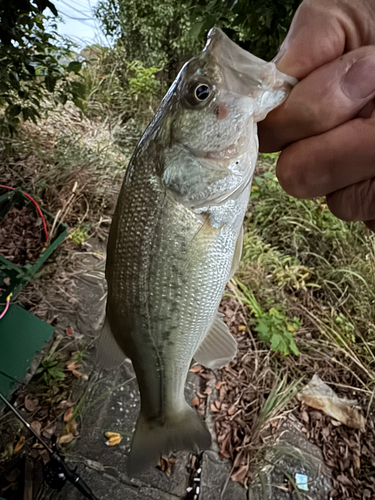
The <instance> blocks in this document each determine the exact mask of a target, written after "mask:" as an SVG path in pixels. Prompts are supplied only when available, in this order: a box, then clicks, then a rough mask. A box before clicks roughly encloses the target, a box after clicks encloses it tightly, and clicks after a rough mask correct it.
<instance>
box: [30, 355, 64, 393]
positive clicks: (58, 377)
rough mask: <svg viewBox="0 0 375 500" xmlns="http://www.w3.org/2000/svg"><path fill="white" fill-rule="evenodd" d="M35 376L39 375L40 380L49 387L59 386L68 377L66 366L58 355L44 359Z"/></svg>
mask: <svg viewBox="0 0 375 500" xmlns="http://www.w3.org/2000/svg"><path fill="white" fill-rule="evenodd" d="M35 374H36V375H39V380H43V381H44V383H45V384H46V385H47V386H48V387H51V386H54V385H59V384H60V383H61V382H62V381H63V380H64V379H65V376H66V375H65V373H64V365H63V363H62V362H61V361H60V359H59V357H58V355H56V354H54V355H52V356H50V357H47V358H45V359H43V361H42V362H41V365H40V367H39V368H38V369H37V371H36V372H35Z"/></svg>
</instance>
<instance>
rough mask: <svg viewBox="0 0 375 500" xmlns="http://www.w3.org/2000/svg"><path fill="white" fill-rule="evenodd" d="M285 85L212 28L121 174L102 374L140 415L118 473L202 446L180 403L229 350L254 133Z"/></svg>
mask: <svg viewBox="0 0 375 500" xmlns="http://www.w3.org/2000/svg"><path fill="white" fill-rule="evenodd" d="M294 83H295V81H294V79H293V78H291V77H288V76H286V75H283V74H282V73H280V72H279V71H278V70H277V69H276V66H275V64H274V63H272V62H271V63H267V62H265V61H262V60H261V59H258V58H257V57H255V56H253V55H252V54H250V53H248V52H247V51H245V50H243V49H242V48H240V47H239V46H238V45H236V44H235V43H234V42H233V41H231V40H230V39H229V38H228V37H227V36H226V35H225V34H224V33H223V32H222V31H221V30H220V29H218V28H213V29H212V30H211V31H210V32H209V34H208V37H207V43H206V46H205V47H204V49H203V51H202V52H201V53H200V54H198V55H197V56H195V57H193V58H192V59H191V60H190V61H188V62H187V63H186V64H185V65H184V66H183V68H182V69H181V71H180V73H179V74H178V76H177V77H176V80H175V81H174V83H173V84H172V86H171V88H170V89H169V91H168V92H167V94H166V95H165V97H164V99H163V100H162V102H161V104H160V107H159V108H158V110H157V112H156V114H155V116H154V119H153V120H152V122H151V123H150V125H149V126H148V127H147V129H146V130H145V132H144V134H143V136H142V138H141V140H140V141H139V143H138V145H137V147H136V149H135V151H134V153H133V156H132V158H131V160H130V163H129V165H128V167H127V170H126V173H125V178H124V182H123V184H122V188H121V191H120V194H119V197H118V201H117V206H116V210H115V213H114V216H113V220H112V224H111V228H110V234H109V239H108V247H107V262H106V280H107V284H108V295H107V305H106V320H105V324H104V327H103V330H102V333H101V337H100V341H99V352H100V359H101V362H102V366H107V367H112V368H113V367H114V366H116V364H117V363H120V362H121V361H123V359H124V356H127V357H129V358H130V359H131V361H132V364H133V367H134V370H135V374H136V377H137V381H138V386H139V391H140V397H141V406H140V413H139V416H138V420H137V423H136V428H135V432H134V435H133V439H132V445H131V451H130V454H129V457H128V462H127V469H128V473H129V475H130V476H133V475H138V474H140V473H141V472H142V471H144V470H145V469H147V468H148V467H150V466H151V465H153V464H154V465H156V463H157V461H158V458H159V456H160V455H161V454H163V453H168V452H169V451H171V450H205V449H208V448H210V446H211V435H210V432H209V431H208V429H207V427H206V426H205V424H204V422H203V421H202V420H201V418H200V417H199V416H198V414H197V413H196V411H195V410H194V409H192V408H191V406H190V405H189V404H188V403H187V401H186V399H185V396H184V387H185V383H186V377H187V374H188V371H189V368H190V366H191V364H192V362H193V360H194V361H195V362H197V363H199V364H201V365H203V366H205V367H208V368H211V369H215V368H219V367H222V366H223V365H225V364H226V363H228V362H229V361H230V360H232V359H233V358H234V356H235V354H236V347H237V343H236V341H235V339H234V337H233V336H232V335H231V333H230V331H229V329H228V327H227V326H226V325H225V323H224V321H223V319H222V316H221V315H220V314H219V313H218V307H219V303H220V300H221V298H222V294H223V292H224V289H225V286H226V283H227V282H228V281H229V280H230V279H231V277H232V276H233V274H234V273H235V271H236V269H237V267H238V264H239V262H240V258H241V251H242V239H243V219H244V216H245V212H246V209H247V205H248V200H249V195H250V189H251V181H252V177H253V173H254V168H255V164H256V160H257V153H258V138H257V122H258V121H260V120H262V119H263V118H264V117H265V116H266V114H267V113H268V112H269V111H270V110H271V109H273V108H274V107H276V106H278V105H279V104H281V102H282V101H283V100H284V99H285V98H286V97H287V95H288V93H289V92H290V89H291V87H292V86H293V84H294Z"/></svg>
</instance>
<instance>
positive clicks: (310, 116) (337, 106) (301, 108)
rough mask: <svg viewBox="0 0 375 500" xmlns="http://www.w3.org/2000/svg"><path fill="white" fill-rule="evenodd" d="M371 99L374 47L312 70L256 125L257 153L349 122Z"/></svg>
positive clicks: (374, 79)
mask: <svg viewBox="0 0 375 500" xmlns="http://www.w3.org/2000/svg"><path fill="white" fill-rule="evenodd" d="M374 96H375V46H367V47H360V48H358V49H356V50H353V51H351V52H349V53H347V54H344V55H343V56H342V57H339V58H338V59H335V60H334V61H332V62H330V63H327V64H324V65H323V66H321V67H320V68H318V69H316V70H315V71H313V72H312V73H310V74H309V75H308V76H306V77H305V78H304V79H303V80H301V81H300V82H299V83H297V85H296V86H295V87H294V88H293V89H292V91H291V93H290V95H289V97H288V99H287V100H286V101H285V103H284V104H283V105H282V106H280V107H279V108H276V109H275V110H274V111H272V112H271V113H270V114H269V116H268V117H267V118H266V120H264V121H263V122H261V123H260V124H259V140H260V150H261V151H278V150H280V149H283V148H284V147H285V146H286V145H288V144H290V143H292V142H295V141H298V140H300V139H305V138H307V137H311V136H315V135H318V134H322V133H323V132H327V131H328V130H331V129H333V128H335V127H337V126H339V125H341V124H343V123H345V122H347V121H348V120H351V119H352V118H354V117H355V116H357V115H358V113H359V112H360V111H361V110H362V109H363V108H364V107H365V106H366V105H367V104H368V103H369V102H370V101H371V100H372V99H373V98H374Z"/></svg>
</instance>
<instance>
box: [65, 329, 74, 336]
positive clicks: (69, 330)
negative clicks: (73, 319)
mask: <svg viewBox="0 0 375 500" xmlns="http://www.w3.org/2000/svg"><path fill="white" fill-rule="evenodd" d="M65 332H66V334H67V335H68V337H72V336H73V335H74V330H73V328H72V327H71V326H68V327H67V328H66V330H65Z"/></svg>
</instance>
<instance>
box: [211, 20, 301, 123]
mask: <svg viewBox="0 0 375 500" xmlns="http://www.w3.org/2000/svg"><path fill="white" fill-rule="evenodd" d="M203 52H205V53H208V54H209V55H210V56H212V57H213V58H214V59H215V61H216V62H217V64H218V65H219V66H220V68H221V72H222V77H223V87H224V88H226V90H228V91H230V92H233V93H235V94H238V95H241V96H246V97H250V98H251V99H254V101H256V102H258V103H259V106H258V107H259V110H260V111H259V113H258V115H259V116H258V117H256V121H259V120H260V119H263V118H264V117H265V116H266V114H267V112H268V111H269V110H270V109H273V108H274V107H276V106H277V105H278V104H281V102H282V101H283V100H284V99H285V98H286V97H287V95H288V94H289V92H290V90H291V88H292V87H293V86H294V85H295V84H296V83H297V80H296V78H293V77H291V76H288V75H285V74H284V73H281V72H280V71H278V69H277V68H276V65H275V63H273V62H266V61H263V60H262V59H260V58H259V57H256V56H254V55H253V54H250V52H247V51H246V50H244V49H242V48H241V47H239V46H238V45H237V44H236V43H234V42H233V41H232V40H231V39H230V38H228V37H227V35H226V34H225V33H224V32H223V31H221V29H219V28H212V29H211V30H210V31H209V33H208V36H207V43H206V46H205V47H204V49H203ZM255 114H256V113H255Z"/></svg>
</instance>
